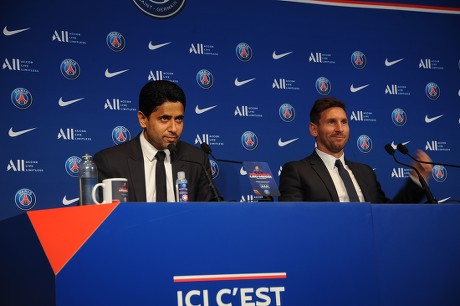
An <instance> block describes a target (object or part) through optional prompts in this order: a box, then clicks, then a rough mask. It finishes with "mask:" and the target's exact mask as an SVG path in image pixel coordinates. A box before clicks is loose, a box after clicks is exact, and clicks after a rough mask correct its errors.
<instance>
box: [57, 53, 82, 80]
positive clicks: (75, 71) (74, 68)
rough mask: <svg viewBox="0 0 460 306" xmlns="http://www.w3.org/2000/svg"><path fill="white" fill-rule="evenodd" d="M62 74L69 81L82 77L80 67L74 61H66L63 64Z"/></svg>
mask: <svg viewBox="0 0 460 306" xmlns="http://www.w3.org/2000/svg"><path fill="white" fill-rule="evenodd" d="M61 73H62V75H63V76H64V77H65V78H66V79H68V80H75V79H77V78H78V77H79V76H80V65H78V63H77V62H76V61H74V60H73V59H70V58H68V59H65V60H63V61H62V62H61Z"/></svg>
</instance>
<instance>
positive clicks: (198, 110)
mask: <svg viewBox="0 0 460 306" xmlns="http://www.w3.org/2000/svg"><path fill="white" fill-rule="evenodd" d="M214 107H217V105H214V106H210V107H206V108H199V107H198V105H197V106H196V107H195V113H197V114H198V115H200V114H202V113H205V112H207V111H208V110H211V109H213V108H214Z"/></svg>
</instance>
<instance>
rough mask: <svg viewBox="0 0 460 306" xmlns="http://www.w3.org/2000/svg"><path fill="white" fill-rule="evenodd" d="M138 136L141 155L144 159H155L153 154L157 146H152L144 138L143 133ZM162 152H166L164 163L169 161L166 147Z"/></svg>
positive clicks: (155, 152)
mask: <svg viewBox="0 0 460 306" xmlns="http://www.w3.org/2000/svg"><path fill="white" fill-rule="evenodd" d="M140 138H141V149H142V155H143V156H144V160H149V161H154V160H155V159H156V158H155V155H156V154H157V152H158V151H159V150H157V148H155V147H154V146H152V145H151V144H150V142H148V141H147V139H145V136H144V133H142V135H141V137H140ZM164 152H165V153H166V157H165V163H169V162H170V161H171V160H170V159H171V156H170V155H171V154H170V152H169V150H168V149H165V150H164Z"/></svg>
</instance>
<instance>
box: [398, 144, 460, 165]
mask: <svg viewBox="0 0 460 306" xmlns="http://www.w3.org/2000/svg"><path fill="white" fill-rule="evenodd" d="M397 148H398V151H399V152H401V153H402V154H405V155H407V156H409V157H410V158H412V159H413V160H414V161H416V162H418V163H421V164H429V165H440V166H445V167H454V168H460V166H459V165H450V164H441V163H435V162H429V161H422V160H418V159H416V158H415V157H413V156H412V155H410V154H409V149H408V148H407V147H406V146H405V145H403V144H402V143H400V144H398V146H397Z"/></svg>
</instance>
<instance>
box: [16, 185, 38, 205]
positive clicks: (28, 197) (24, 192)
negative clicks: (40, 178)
mask: <svg viewBox="0 0 460 306" xmlns="http://www.w3.org/2000/svg"><path fill="white" fill-rule="evenodd" d="M14 202H15V203H16V206H17V207H18V208H19V209H21V210H31V209H32V208H33V207H34V206H35V203H36V202H37V197H36V196H35V193H34V192H33V191H32V190H30V189H27V188H23V189H20V190H18V191H17V192H16V195H15V196H14Z"/></svg>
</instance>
